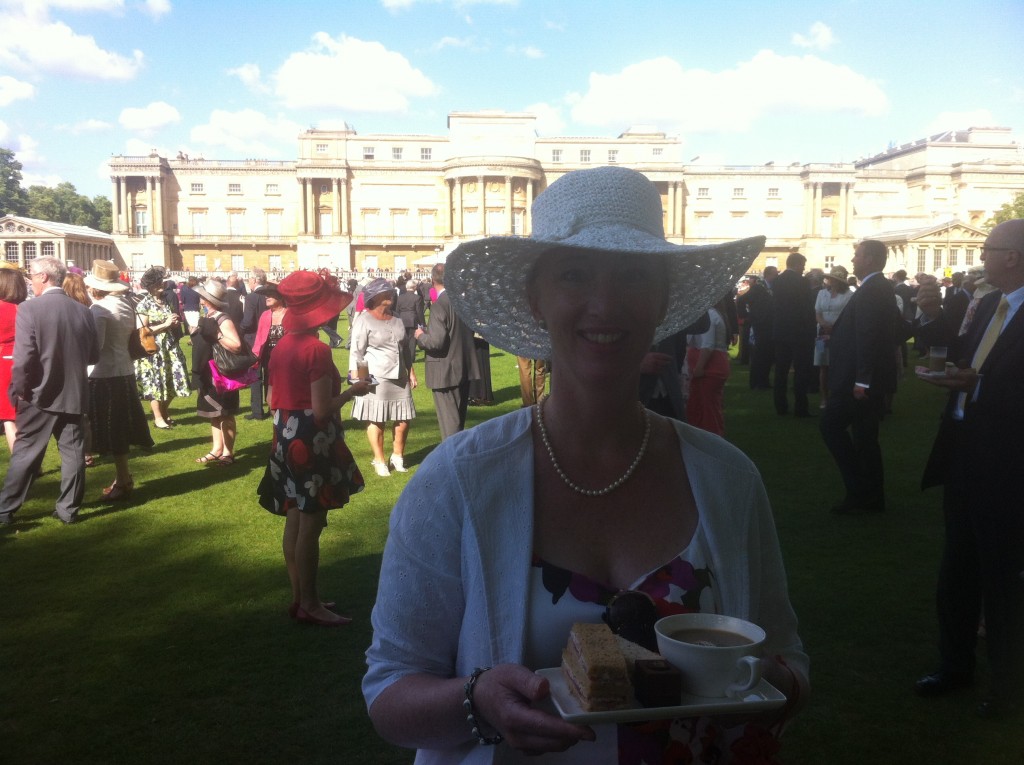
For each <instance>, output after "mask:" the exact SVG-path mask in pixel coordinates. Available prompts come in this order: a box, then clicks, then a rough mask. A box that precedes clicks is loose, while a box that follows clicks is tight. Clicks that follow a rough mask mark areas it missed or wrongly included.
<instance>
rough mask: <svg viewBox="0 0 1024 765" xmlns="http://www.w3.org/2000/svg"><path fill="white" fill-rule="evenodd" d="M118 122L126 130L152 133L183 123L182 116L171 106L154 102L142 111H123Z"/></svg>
mask: <svg viewBox="0 0 1024 765" xmlns="http://www.w3.org/2000/svg"><path fill="white" fill-rule="evenodd" d="M118 122H120V123H121V127H123V128H124V129H125V130H135V131H138V132H140V133H152V132H153V131H154V130H159V129H160V128H162V127H167V126H168V125H173V124H174V123H176V122H181V115H180V114H178V110H177V109H175V108H174V107H173V106H171V105H170V104H168V103H166V102H164V101H154V102H153V103H151V104H149V105H148V106H144V107H142V108H141V109H139V108H135V107H128V108H127V109H122V110H121V116H120V117H118Z"/></svg>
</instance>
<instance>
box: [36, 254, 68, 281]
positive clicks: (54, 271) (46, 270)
mask: <svg viewBox="0 0 1024 765" xmlns="http://www.w3.org/2000/svg"><path fill="white" fill-rule="evenodd" d="M31 267H32V269H33V270H34V271H35V272H36V273H37V274H46V278H47V281H48V282H50V284H52V285H54V286H55V287H60V286H61V285H62V284H64V277H66V276H67V275H68V267H67V266H66V265H65V264H64V263H63V262H61V261H60V260H58V259H57V258H53V257H50V256H49V255H44V256H41V257H38V258H36V259H34V260H33V261H32V266H31Z"/></svg>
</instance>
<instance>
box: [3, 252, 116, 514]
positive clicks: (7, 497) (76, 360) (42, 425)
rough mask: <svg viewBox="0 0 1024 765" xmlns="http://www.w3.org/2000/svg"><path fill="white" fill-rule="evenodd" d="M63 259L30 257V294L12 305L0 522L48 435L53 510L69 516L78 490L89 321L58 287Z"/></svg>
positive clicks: (12, 508) (93, 344) (81, 487)
mask: <svg viewBox="0 0 1024 765" xmlns="http://www.w3.org/2000/svg"><path fill="white" fill-rule="evenodd" d="M66 275H67V267H66V266H65V265H64V264H63V263H61V262H60V261H59V260H57V259H56V258H50V257H43V258H36V259H35V260H33V261H32V264H31V266H30V267H29V277H30V278H31V280H32V294H33V295H34V296H35V297H34V298H33V299H32V300H28V301H26V302H25V303H22V304H21V306H19V308H18V318H17V320H16V322H15V330H14V360H13V366H12V369H11V387H10V390H9V391H8V393H9V395H10V398H11V403H13V404H14V406H15V408H16V410H17V415H16V419H15V422H16V423H17V426H18V440H17V441H15V442H14V451H13V453H12V454H11V462H10V465H9V467H8V470H7V478H6V480H5V481H4V487H3V491H0V525H7V524H9V523H11V521H12V519H13V516H14V514H15V513H16V512H18V510H19V509H20V508H21V506H22V504H23V503H24V502H25V497H26V495H27V494H28V490H29V487H30V486H31V485H32V479H33V478H34V477H35V475H36V473H37V472H38V470H39V466H40V465H41V464H42V461H43V456H44V455H45V454H46V446H47V444H48V443H49V441H50V436H53V437H54V438H56V439H57V448H58V449H59V450H60V458H61V459H60V496H59V497H58V498H57V505H56V507H57V509H56V510H55V511H54V512H53V517H54V518H57V519H58V520H60V521H61V522H62V523H65V524H69V523H74V522H75V520H76V519H77V517H78V511H79V508H80V507H81V505H82V496H83V494H84V493H85V441H84V431H83V428H82V415H83V414H84V413H85V412H86V411H87V410H88V406H89V382H88V374H87V369H86V367H87V366H88V365H89V364H95V363H96V362H97V361H99V357H100V349H99V344H98V341H97V337H96V323H95V322H94V321H93V318H92V314H91V313H90V312H89V309H88V308H86V307H85V306H84V305H82V304H81V303H79V302H78V301H76V300H73V299H72V298H70V297H68V296H67V295H66V294H64V291H63V290H62V289H61V285H62V284H63V283H64V277H65V276H66Z"/></svg>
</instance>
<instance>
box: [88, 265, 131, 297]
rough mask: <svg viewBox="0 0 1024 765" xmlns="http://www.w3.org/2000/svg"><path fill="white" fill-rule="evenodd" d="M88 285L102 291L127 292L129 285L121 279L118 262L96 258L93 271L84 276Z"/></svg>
mask: <svg viewBox="0 0 1024 765" xmlns="http://www.w3.org/2000/svg"><path fill="white" fill-rule="evenodd" d="M82 281H83V282H85V286H86V287H92V288H93V289H94V290H99V291H100V292H127V291H128V285H127V284H125V283H124V282H123V281H121V274H120V273H119V272H118V270H117V264H116V263H115V262H114V261H112V260H94V261H93V263H92V272H90V273H88V274H86V275H85V276H83V277H82Z"/></svg>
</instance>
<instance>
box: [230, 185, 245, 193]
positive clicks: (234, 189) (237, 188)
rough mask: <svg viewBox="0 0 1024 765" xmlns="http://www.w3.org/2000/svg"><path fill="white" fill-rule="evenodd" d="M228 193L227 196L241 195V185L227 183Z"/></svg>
mask: <svg viewBox="0 0 1024 765" xmlns="http://www.w3.org/2000/svg"><path fill="white" fill-rule="evenodd" d="M228 193H229V194H241V193H242V184H241V183H229V184H228Z"/></svg>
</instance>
